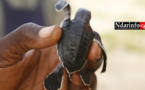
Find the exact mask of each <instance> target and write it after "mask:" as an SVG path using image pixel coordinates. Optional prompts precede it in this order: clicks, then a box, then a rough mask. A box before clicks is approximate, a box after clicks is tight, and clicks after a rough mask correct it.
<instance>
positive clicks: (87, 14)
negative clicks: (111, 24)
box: [75, 8, 91, 22]
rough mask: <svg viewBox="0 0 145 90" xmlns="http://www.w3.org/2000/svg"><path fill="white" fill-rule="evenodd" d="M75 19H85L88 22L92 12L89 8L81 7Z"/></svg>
mask: <svg viewBox="0 0 145 90" xmlns="http://www.w3.org/2000/svg"><path fill="white" fill-rule="evenodd" d="M75 19H83V20H85V21H87V22H90V19H91V12H90V11H89V10H87V9H84V8H80V9H79V10H78V11H77V13H76V15H75Z"/></svg>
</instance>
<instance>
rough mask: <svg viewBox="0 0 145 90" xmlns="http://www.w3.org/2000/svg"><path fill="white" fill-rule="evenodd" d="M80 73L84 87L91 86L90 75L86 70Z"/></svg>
mask: <svg viewBox="0 0 145 90" xmlns="http://www.w3.org/2000/svg"><path fill="white" fill-rule="evenodd" d="M79 73H80V77H81V79H82V81H83V83H84V85H86V86H89V85H90V82H91V77H90V73H89V72H88V71H87V70H85V69H84V68H82V69H81V70H80V71H79Z"/></svg>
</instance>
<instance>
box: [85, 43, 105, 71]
mask: <svg viewBox="0 0 145 90" xmlns="http://www.w3.org/2000/svg"><path fill="white" fill-rule="evenodd" d="M101 56H102V52H101V48H100V46H99V44H98V43H97V41H94V42H93V43H92V46H91V48H90V51H89V55H88V59H87V64H86V66H85V68H86V69H87V70H89V71H92V72H94V71H95V70H97V69H98V68H99V67H100V66H101V64H102V59H101Z"/></svg>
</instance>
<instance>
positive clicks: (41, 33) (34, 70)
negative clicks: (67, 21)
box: [0, 23, 61, 90]
mask: <svg viewBox="0 0 145 90" xmlns="http://www.w3.org/2000/svg"><path fill="white" fill-rule="evenodd" d="M60 36H61V29H60V28H59V27H58V26H51V27H45V28H43V27H41V26H39V25H36V24H33V23H28V24H24V25H22V26H20V27H19V28H17V29H16V30H15V31H13V32H11V33H10V34H9V35H7V36H5V37H3V38H1V39H0V90H44V85H43V81H44V79H45V77H46V76H47V75H48V74H49V73H50V72H51V71H52V70H53V68H55V66H56V65H57V64H58V63H59V60H58V57H57V54H56V48H53V47H54V46H52V45H54V44H56V43H57V41H58V40H59V38H60ZM51 46H52V47H51ZM43 48H47V50H48V51H47V53H46V54H47V57H45V54H44V53H45V49H43Z"/></svg>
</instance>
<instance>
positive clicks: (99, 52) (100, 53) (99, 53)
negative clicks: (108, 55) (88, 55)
mask: <svg viewBox="0 0 145 90" xmlns="http://www.w3.org/2000/svg"><path fill="white" fill-rule="evenodd" d="M101 56H102V52H101V49H100V48H99V50H98V55H97V58H96V59H101Z"/></svg>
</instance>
